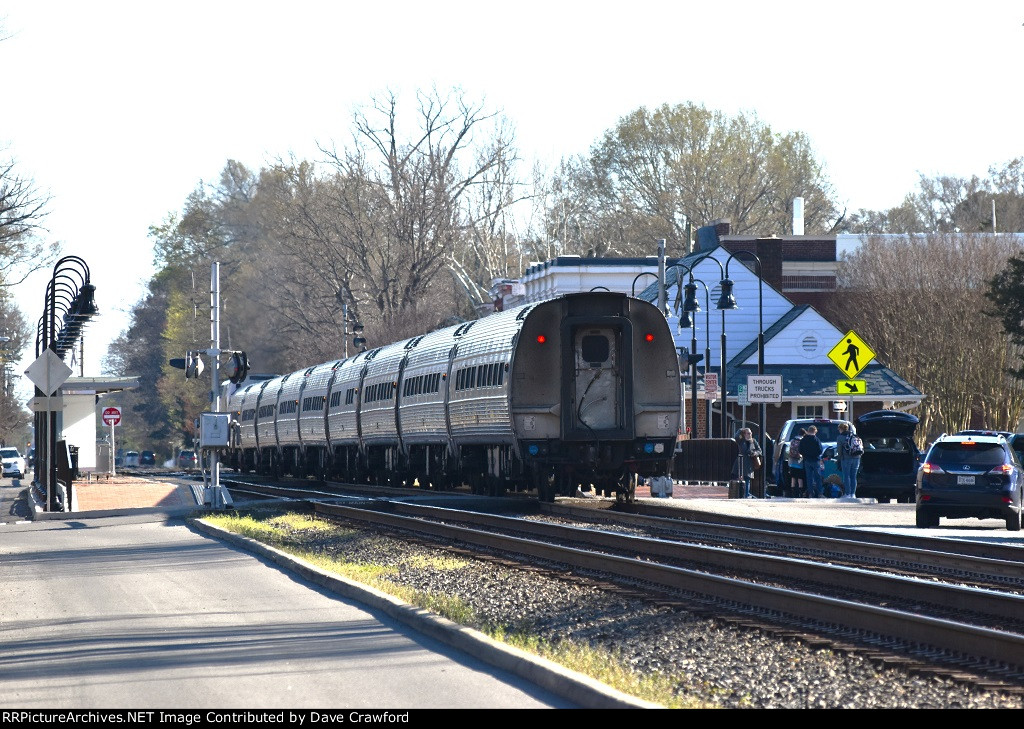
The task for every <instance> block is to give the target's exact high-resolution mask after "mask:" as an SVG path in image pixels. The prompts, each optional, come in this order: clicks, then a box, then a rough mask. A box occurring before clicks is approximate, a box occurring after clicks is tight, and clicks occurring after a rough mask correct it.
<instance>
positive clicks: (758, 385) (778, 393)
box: [747, 375, 782, 403]
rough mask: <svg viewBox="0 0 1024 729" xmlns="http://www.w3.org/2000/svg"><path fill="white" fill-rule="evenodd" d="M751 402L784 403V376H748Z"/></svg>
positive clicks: (748, 393) (748, 390)
mask: <svg viewBox="0 0 1024 729" xmlns="http://www.w3.org/2000/svg"><path fill="white" fill-rule="evenodd" d="M747 399H748V400H749V401H750V402H752V403H753V402H782V375H747Z"/></svg>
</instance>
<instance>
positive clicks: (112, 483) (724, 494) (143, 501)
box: [72, 475, 729, 512]
mask: <svg viewBox="0 0 1024 729" xmlns="http://www.w3.org/2000/svg"><path fill="white" fill-rule="evenodd" d="M636 495H637V497H638V498H649V497H650V496H651V490H650V488H649V487H647V486H644V485H641V486H638V487H637V490H636ZM728 497H729V492H728V488H727V487H726V486H724V485H716V484H683V483H675V484H673V486H672V496H671V497H670V498H672V499H727V498H728ZM198 505H199V504H197V503H196V499H195V495H194V493H193V491H192V489H191V488H190V487H188V486H182V485H176V484H171V483H164V482H162V481H156V480H151V479H147V478H139V477H137V476H122V475H117V476H112V477H110V478H109V479H108V478H106V477H104V476H100V477H98V478H94V479H93V480H91V481H76V482H75V484H74V503H73V504H72V507H73V508H72V511H74V512H86V511H109V510H112V509H141V508H154V507H162V508H180V507H185V508H188V507H193V506H198Z"/></svg>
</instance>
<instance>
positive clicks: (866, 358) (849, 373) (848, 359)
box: [828, 329, 875, 380]
mask: <svg viewBox="0 0 1024 729" xmlns="http://www.w3.org/2000/svg"><path fill="white" fill-rule="evenodd" d="M828 358H829V359H830V360H832V362H833V363H834V364H835V366H836V367H838V368H839V369H841V370H842V371H843V374H844V375H846V379H848V380H851V379H853V378H854V377H856V376H857V375H859V374H860V373H861V372H863V371H864V368H865V367H867V366H868V363H869V362H871V360H873V359H874V358H875V353H874V352H873V351H871V347H869V346H868V345H867V344H865V343H864V340H863V339H861V338H860V337H858V336H857V332H855V331H853V330H852V329H851V330H850V331H848V332H847V333H846V336H844V337H843V338H842V339H840V340H839V342H838V344H836V346H834V347H832V351H830V352H829V353H828Z"/></svg>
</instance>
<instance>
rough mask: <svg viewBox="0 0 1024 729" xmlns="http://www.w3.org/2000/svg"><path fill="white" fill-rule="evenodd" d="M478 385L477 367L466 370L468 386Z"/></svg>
mask: <svg viewBox="0 0 1024 729" xmlns="http://www.w3.org/2000/svg"><path fill="white" fill-rule="evenodd" d="M473 387H476V367H470V368H469V369H468V370H466V388H467V389H469V388H473Z"/></svg>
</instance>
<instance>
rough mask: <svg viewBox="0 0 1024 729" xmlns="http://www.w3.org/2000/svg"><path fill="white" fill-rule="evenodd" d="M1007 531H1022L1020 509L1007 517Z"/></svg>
mask: <svg viewBox="0 0 1024 729" xmlns="http://www.w3.org/2000/svg"><path fill="white" fill-rule="evenodd" d="M1006 531H1008V532H1019V531H1020V511H1015V512H1013V514H1011V515H1010V516H1008V517H1006Z"/></svg>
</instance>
